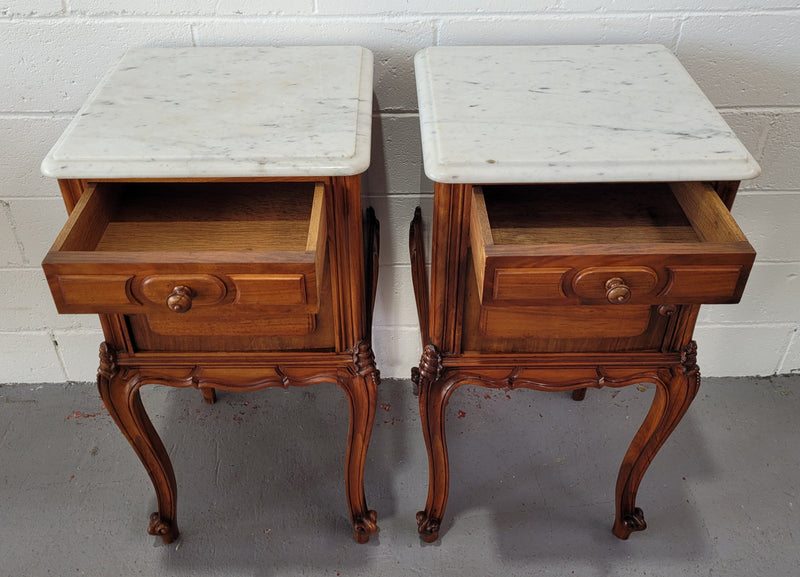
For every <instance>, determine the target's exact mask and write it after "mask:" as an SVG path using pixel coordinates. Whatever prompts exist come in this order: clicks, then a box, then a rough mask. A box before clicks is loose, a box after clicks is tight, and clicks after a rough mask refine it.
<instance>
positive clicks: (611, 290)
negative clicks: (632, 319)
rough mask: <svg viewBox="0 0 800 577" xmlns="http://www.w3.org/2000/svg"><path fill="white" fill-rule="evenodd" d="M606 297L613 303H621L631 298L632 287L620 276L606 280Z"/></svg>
mask: <svg viewBox="0 0 800 577" xmlns="http://www.w3.org/2000/svg"><path fill="white" fill-rule="evenodd" d="M606 298H607V299H608V302H610V303H611V304H612V305H621V304H622V303H626V302H628V301H629V300H630V299H631V289H630V287H628V285H626V284H625V281H624V280H622V279H621V278H619V277H614V278H610V279H608V280H607V281H606Z"/></svg>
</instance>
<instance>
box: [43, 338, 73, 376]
mask: <svg viewBox="0 0 800 577" xmlns="http://www.w3.org/2000/svg"><path fill="white" fill-rule="evenodd" d="M48 334H49V335H50V342H51V343H52V344H53V349H54V350H55V353H56V358H57V359H58V365H59V366H60V367H61V372H62V373H63V374H64V380H65V381H67V382H69V381H70V379H69V372H68V371H67V365H66V363H65V362H64V357H63V355H62V354H61V347H60V346H59V345H58V340H57V339H56V336H55V334H54V333H53V331H52V330H50V331H48Z"/></svg>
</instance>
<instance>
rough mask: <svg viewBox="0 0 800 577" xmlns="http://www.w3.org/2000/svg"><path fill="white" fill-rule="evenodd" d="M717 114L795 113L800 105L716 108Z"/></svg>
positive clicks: (748, 105)
mask: <svg viewBox="0 0 800 577" xmlns="http://www.w3.org/2000/svg"><path fill="white" fill-rule="evenodd" d="M716 109H717V111H719V112H775V113H776V114H780V113H781V112H786V111H790V112H795V111H797V110H800V104H747V105H745V106H728V105H725V106H717V107H716Z"/></svg>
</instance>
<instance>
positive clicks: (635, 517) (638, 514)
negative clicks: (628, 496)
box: [613, 507, 647, 539]
mask: <svg viewBox="0 0 800 577" xmlns="http://www.w3.org/2000/svg"><path fill="white" fill-rule="evenodd" d="M645 529H647V523H646V522H645V520H644V512H643V511H642V510H641V509H640V508H639V507H636V509H634V510H633V513H629V514H627V515H624V516H623V517H622V522H619V521H617V522H615V523H614V529H613V531H614V535H616V536H617V537H619V538H620V539H627V538H628V537H630V535H631V533H633V532H634V531H644V530H645Z"/></svg>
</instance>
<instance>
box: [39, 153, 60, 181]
mask: <svg viewBox="0 0 800 577" xmlns="http://www.w3.org/2000/svg"><path fill="white" fill-rule="evenodd" d="M56 164H57V163H55V162H54V161H53V159H52V158H51V157H50V156H49V155H48V156H46V157H45V158H44V159H43V160H42V162H41V164H40V165H39V172H41V173H42V176H46V177H48V178H58V177H59V175H58V167H57V166H56Z"/></svg>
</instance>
